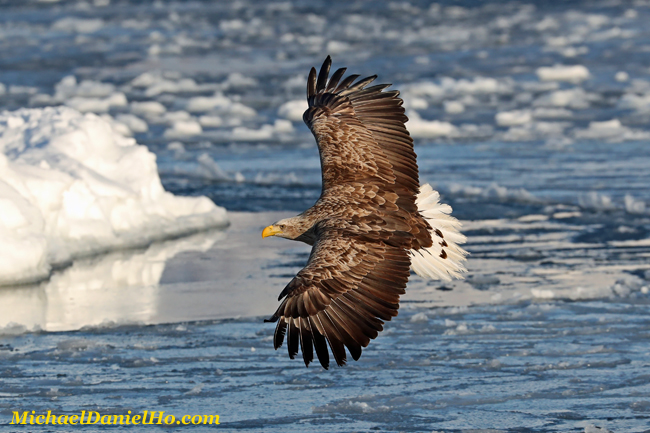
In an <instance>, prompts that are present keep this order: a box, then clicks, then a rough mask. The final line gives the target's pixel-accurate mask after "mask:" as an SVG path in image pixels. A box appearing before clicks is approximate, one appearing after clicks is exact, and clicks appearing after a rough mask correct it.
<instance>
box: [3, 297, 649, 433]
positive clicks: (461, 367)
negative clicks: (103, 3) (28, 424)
mask: <svg viewBox="0 0 650 433" xmlns="http://www.w3.org/2000/svg"><path fill="white" fill-rule="evenodd" d="M649 304H650V302H649V300H648V299H647V298H644V299H638V298H635V299H634V300H626V299H621V300H613V301H612V300H610V301H605V302H603V301H592V302H565V301H555V302H545V303H534V302H526V303H519V304H516V305H500V306H476V307H468V308H457V307H454V308H437V309H432V310H418V311H417V312H416V311H410V310H408V311H402V312H401V314H400V315H399V316H398V317H397V318H396V319H395V320H394V321H393V322H391V323H390V324H389V325H388V326H387V328H388V329H387V330H386V331H385V332H383V333H382V334H381V335H380V337H379V338H378V339H377V340H376V341H374V342H373V343H372V344H371V345H370V347H369V348H368V349H367V350H366V351H365V352H364V354H363V355H362V357H361V359H360V361H359V362H353V363H351V364H350V365H349V366H347V367H345V368H332V369H331V370H330V371H325V370H323V369H322V368H321V367H320V366H313V365H312V366H311V367H310V368H309V369H306V368H305V367H304V365H303V364H302V362H301V361H300V360H294V361H289V360H288V359H287V356H286V352H285V350H284V347H283V348H282V350H280V351H278V352H275V351H273V349H272V347H271V344H272V342H271V339H272V332H273V326H271V325H270V324H263V323H262V321H261V318H258V319H239V320H223V321H207V322H194V323H181V324H169V325H158V326H122V327H99V328H97V327H95V328H88V329H83V330H80V331H76V332H65V333H53V334H40V333H37V334H26V335H20V336H17V337H14V338H12V339H9V340H5V342H4V344H3V346H0V380H2V383H3V386H2V394H0V414H1V415H2V418H4V419H10V417H11V411H12V410H15V409H16V408H21V407H22V408H29V409H30V410H36V411H37V412H42V411H47V410H52V411H56V412H57V413H74V412H78V411H80V410H86V411H93V410H94V411H99V412H100V413H108V414H125V413H127V411H128V410H131V411H132V413H141V411H143V410H149V411H151V410H158V411H161V410H164V411H165V412H166V415H167V414H174V415H183V414H186V413H187V414H197V413H199V414H204V413H205V414H218V415H220V417H221V418H220V421H221V425H220V426H219V428H220V429H226V430H228V431H243V432H260V431H265V432H286V431H314V432H350V431H375V430H376V431H389V432H400V431H405V432H406V431H412V432H430V431H444V432H468V431H472V432H496V431H517V432H562V433H566V432H585V431H587V432H605V431H613V432H643V431H647V429H648V423H650V376H649V375H648V368H649V367H650V361H649V359H650V349H649V347H648V344H647V342H648V338H649V337H650V318H648V315H647V311H648V307H649ZM596 427H600V428H601V429H597V428H596ZM109 428H111V429H112V431H115V430H117V431H122V429H120V428H119V427H117V428H114V427H109ZM132 428H133V427H132V426H131V427H128V428H124V431H127V430H128V431H131V429H132ZM98 429H99V427H93V426H90V427H88V426H87V427H84V431H96V430H98ZM148 429H149V430H148V431H167V430H168V427H159V426H153V427H149V428H148ZM187 429H188V430H189V429H192V431H195V430H196V431H208V430H210V431H211V430H213V429H214V427H210V428H208V427H203V428H201V427H194V426H192V427H188V428H187ZM605 429H607V430H605Z"/></svg>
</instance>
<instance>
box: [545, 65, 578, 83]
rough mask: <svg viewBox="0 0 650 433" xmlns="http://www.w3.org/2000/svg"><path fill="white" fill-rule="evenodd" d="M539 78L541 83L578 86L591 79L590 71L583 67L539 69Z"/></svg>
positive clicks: (563, 66) (557, 66)
mask: <svg viewBox="0 0 650 433" xmlns="http://www.w3.org/2000/svg"><path fill="white" fill-rule="evenodd" d="M537 77H538V78H539V79H540V80H541V81H566V82H569V83H576V84H577V83H581V82H583V81H584V80H586V79H588V78H589V69H587V68H586V67H584V66H582V65H574V66H565V65H555V66H551V67H541V68H537Z"/></svg>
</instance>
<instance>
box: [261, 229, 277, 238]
mask: <svg viewBox="0 0 650 433" xmlns="http://www.w3.org/2000/svg"><path fill="white" fill-rule="evenodd" d="M278 233H282V230H280V229H279V228H278V227H276V226H268V227H267V228H265V229H264V231H263V232H262V237H263V238H266V237H269V236H275V235H277V234H278Z"/></svg>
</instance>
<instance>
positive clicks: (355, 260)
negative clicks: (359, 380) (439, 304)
mask: <svg viewBox="0 0 650 433" xmlns="http://www.w3.org/2000/svg"><path fill="white" fill-rule="evenodd" d="M325 225H326V223H325V224H323V225H319V227H318V228H317V234H318V240H317V242H316V243H315V244H314V246H313V249H312V252H311V256H310V258H309V262H308V263H307V265H306V266H305V268H303V269H302V270H301V271H300V272H298V274H297V275H296V277H295V278H294V279H293V280H292V281H291V282H290V283H289V284H288V285H287V286H286V288H285V289H284V290H283V291H282V293H281V294H280V298H279V299H282V298H284V299H283V301H282V303H281V304H280V307H279V308H278V310H277V311H276V312H275V314H274V315H273V317H271V318H270V319H269V321H276V320H279V321H278V325H277V327H276V330H275V337H274V346H275V348H276V349H277V348H279V347H280V346H281V345H282V342H283V341H284V337H285V334H286V336H287V346H288V349H289V356H290V357H291V358H292V359H293V358H294V357H295V355H296V354H297V353H298V348H299V346H300V349H301V350H302V355H303V359H304V361H305V365H309V363H310V362H311V361H312V360H313V358H314V349H315V351H316V355H317V356H318V360H319V361H320V363H321V365H322V366H323V367H324V368H328V367H329V354H328V350H327V344H328V343H329V346H330V348H331V350H332V354H333V355H334V359H335V361H336V363H337V364H338V365H344V364H345V362H346V359H347V358H346V353H345V347H347V348H348V351H349V352H350V354H351V355H352V358H353V359H355V360H357V359H359V357H360V356H361V350H362V349H361V348H362V347H366V346H367V345H368V343H369V342H370V340H371V339H374V338H375V337H377V334H378V333H379V332H381V331H382V329H383V324H384V321H388V320H390V319H391V318H392V317H394V316H396V315H397V309H398V308H399V296H400V295H402V294H404V289H405V287H406V283H407V281H408V278H409V273H410V271H409V267H410V264H411V262H410V259H409V257H408V255H407V252H406V250H404V249H403V248H400V247H396V246H390V245H389V243H395V242H397V243H399V242H398V241H396V240H394V239H386V242H384V241H383V240H380V239H379V238H378V237H373V236H372V235H356V234H354V233H350V232H348V231H347V230H345V229H340V228H332V227H325ZM384 235H386V234H384ZM387 236H388V237H394V236H399V235H397V234H389V235H387ZM387 242H388V243H387Z"/></svg>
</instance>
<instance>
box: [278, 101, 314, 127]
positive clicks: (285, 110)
mask: <svg viewBox="0 0 650 433" xmlns="http://www.w3.org/2000/svg"><path fill="white" fill-rule="evenodd" d="M308 107H309V106H308V105H307V100H305V99H297V100H293V101H288V102H285V103H284V104H282V105H280V108H278V115H279V116H282V117H284V118H285V119H289V120H291V121H294V122H299V121H302V115H303V113H304V112H305V110H307V108H308Z"/></svg>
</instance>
